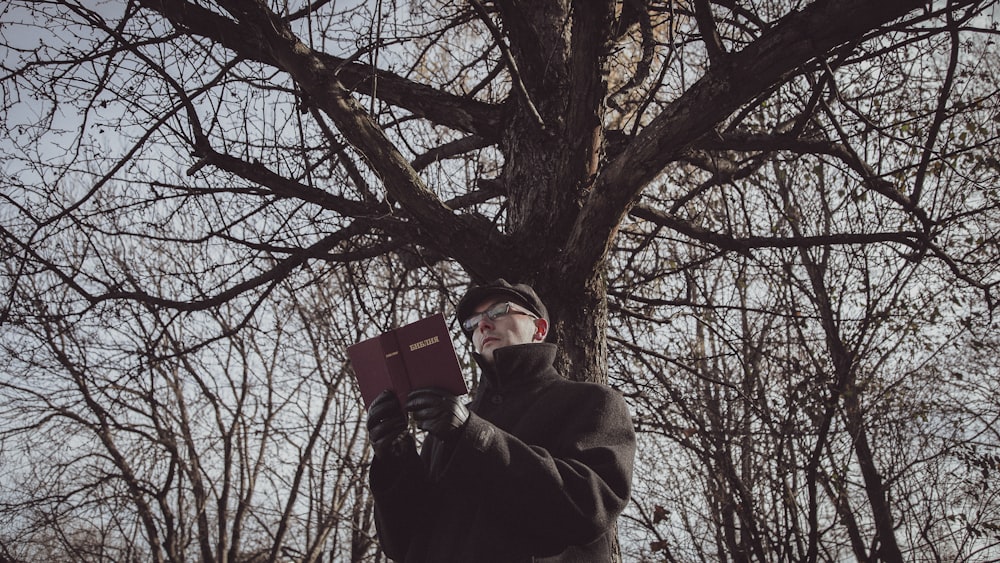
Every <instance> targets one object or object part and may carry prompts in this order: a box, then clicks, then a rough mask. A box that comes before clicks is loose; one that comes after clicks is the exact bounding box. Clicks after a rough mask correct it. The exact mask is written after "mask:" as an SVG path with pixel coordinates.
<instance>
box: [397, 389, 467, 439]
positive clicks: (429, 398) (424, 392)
mask: <svg viewBox="0 0 1000 563" xmlns="http://www.w3.org/2000/svg"><path fill="white" fill-rule="evenodd" d="M406 410H407V411H409V412H410V414H412V415H413V420H415V421H417V424H418V425H419V426H420V428H421V429H423V430H426V431H427V432H430V433H431V435H433V436H436V437H438V438H440V439H442V440H444V439H446V438H449V437H450V436H453V435H455V434H457V433H458V430H459V429H461V428H462V426H463V425H465V421H467V420H469V409H467V408H465V405H463V404H462V403H461V401H459V399H458V397H456V396H455V395H452V394H451V393H449V392H448V391H445V390H444V389H438V388H436V387H425V388H422V389H414V390H413V391H410V395H409V396H408V397H407V398H406Z"/></svg>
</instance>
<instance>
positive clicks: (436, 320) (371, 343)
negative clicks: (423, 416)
mask: <svg viewBox="0 0 1000 563" xmlns="http://www.w3.org/2000/svg"><path fill="white" fill-rule="evenodd" d="M347 355H348V357H349V358H350V360H351V368H352V369H353V370H354V377H355V378H356V379H357V381H358V387H359V389H360V390H361V397H362V399H363V400H364V403H365V408H368V406H369V405H370V404H371V402H372V401H373V400H374V399H375V397H376V396H377V395H378V394H379V393H381V392H382V391H383V390H385V389H392V390H393V391H394V392H395V393H396V398H397V399H399V404H400V405H405V404H406V396H407V395H409V393H410V390H411V389H418V388H421V387H440V388H443V389H447V390H448V391H450V392H452V393H454V394H455V395H464V394H465V393H468V392H469V389H468V387H467V386H466V384H465V377H463V375H462V368H461V366H460V365H459V363H458V356H457V355H456V354H455V346H454V344H453V343H452V340H451V333H450V332H448V325H447V324H446V323H445V320H444V315H442V314H441V313H438V314H436V315H431V316H430V317H426V318H423V319H420V320H419V321H416V322H414V323H410V324H408V325H404V326H401V327H399V328H396V329H393V330H390V331H387V332H384V333H382V334H380V335H378V336H375V337H373V338H369V339H367V340H362V341H361V342H358V343H357V344H354V345H351V346H348V347H347Z"/></svg>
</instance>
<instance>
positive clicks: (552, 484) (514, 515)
mask: <svg viewBox="0 0 1000 563" xmlns="http://www.w3.org/2000/svg"><path fill="white" fill-rule="evenodd" d="M634 454H635V433H634V429H633V427H632V423H631V417H630V416H629V414H628V409H627V406H626V404H625V401H624V399H623V398H622V396H621V394H619V393H617V392H616V391H614V390H612V389H610V388H608V387H605V386H600V385H595V384H582V383H571V382H564V383H562V384H558V385H554V386H551V387H548V388H547V389H546V390H545V391H544V392H543V395H542V396H541V397H539V398H538V399H537V400H535V401H534V408H529V409H527V410H526V411H525V412H524V413H523V415H520V416H519V417H518V418H517V422H516V424H514V425H513V426H512V427H510V428H508V430H503V429H501V428H500V427H498V426H497V425H494V424H492V423H491V422H489V421H487V420H485V419H484V418H482V417H480V416H478V415H476V414H472V415H471V417H470V418H469V421H468V423H467V424H466V426H465V428H464V429H463V432H462V434H461V436H460V437H459V439H458V440H457V442H456V443H455V444H454V449H453V450H452V451H451V455H450V456H449V460H448V463H447V464H446V465H445V466H444V467H443V471H442V475H441V477H440V481H441V482H443V483H454V484H455V487H457V488H459V489H462V488H465V489H466V490H465V491H464V492H465V493H466V494H480V495H482V494H485V495H488V496H489V502H488V504H489V505H490V506H492V507H493V508H494V509H495V510H496V511H497V515H498V518H499V519H500V520H501V521H504V522H505V523H506V524H507V526H508V527H509V529H510V530H511V531H512V536H513V537H514V538H515V539H516V541H520V542H524V545H530V546H531V549H530V550H531V551H532V552H533V553H536V554H538V555H545V554H556V553H560V552H561V551H563V550H564V549H566V548H567V546H572V545H585V544H587V543H589V542H591V541H594V540H595V539H597V538H598V537H600V536H601V535H603V534H606V533H608V531H609V530H610V529H611V528H612V526H614V523H615V520H616V518H617V517H618V515H619V514H620V513H621V512H622V510H624V508H625V505H626V504H627V502H628V499H629V494H630V489H631V478H632V464H633V460H634ZM456 492H458V493H461V492H463V491H461V490H459V491H456Z"/></svg>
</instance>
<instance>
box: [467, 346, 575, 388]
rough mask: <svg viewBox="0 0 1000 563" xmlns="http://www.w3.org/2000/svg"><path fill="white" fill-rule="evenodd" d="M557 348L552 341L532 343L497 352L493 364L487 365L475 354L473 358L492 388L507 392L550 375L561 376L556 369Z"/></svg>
mask: <svg viewBox="0 0 1000 563" xmlns="http://www.w3.org/2000/svg"><path fill="white" fill-rule="evenodd" d="M557 349H558V348H557V347H556V345H555V344H552V343H549V342H532V343H529V344H515V345H513V346H505V347H503V348H498V349H496V350H495V351H494V352H493V358H494V360H495V362H494V363H493V364H488V363H486V361H485V360H483V358H482V356H480V355H479V354H476V353H473V357H474V358H475V359H476V363H478V364H479V367H480V368H481V369H482V373H483V378H484V379H486V380H487V381H488V382H489V384H490V386H491V387H493V388H495V389H503V388H506V387H509V386H511V385H516V384H518V383H524V382H532V381H537V380H539V379H541V378H543V377H546V376H547V377H559V375H558V374H557V373H556V371H555V368H554V367H553V366H552V364H553V362H555V359H556V351H557Z"/></svg>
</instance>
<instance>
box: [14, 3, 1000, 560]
mask: <svg viewBox="0 0 1000 563" xmlns="http://www.w3.org/2000/svg"><path fill="white" fill-rule="evenodd" d="M995 11H996V3H995V2H993V1H987V0H939V1H917V0H880V1H879V2H869V1H863V0H815V1H806V0H676V1H675V0H669V1H662V2H661V1H655V0H621V1H599V0H587V1H584V0H575V1H572V0H558V1H556V0H553V1H518V0H494V1H487V0H469V1H468V2H452V1H447V0H434V1H430V2H402V1H390V0H373V1H356V2H347V1H344V2H330V1H328V0H315V1H312V2H309V1H301V2H288V1H284V2H277V1H273V0H253V1H230V0H216V1H208V0H134V1H132V0H130V1H128V2H125V1H107V2H100V3H94V2H83V1H75V0H52V1H47V2H32V1H21V0H12V1H11V2H8V3H7V5H6V6H4V7H3V8H0V39H2V42H3V44H4V49H5V54H4V56H3V68H2V74H0V85H2V86H0V87H2V94H3V98H2V104H3V106H2V107H3V109H4V114H5V117H4V119H3V120H2V122H0V127H3V137H4V140H3V141H0V151H2V153H0V154H2V156H0V158H2V160H0V163H2V166H3V169H2V171H0V173H2V174H3V185H4V187H3V189H2V191H0V198H2V199H0V252H2V256H3V277H2V278H0V279H2V282H0V288H2V290H3V291H4V293H5V294H6V296H7V299H6V300H5V305H3V308H2V309H0V323H2V324H3V326H4V336H3V337H2V338H0V343H2V347H3V348H2V350H3V352H2V359H0V365H2V366H3V370H2V371H3V374H4V375H3V379H2V381H0V389H2V393H0V413H2V414H0V443H3V444H4V445H5V447H4V448H3V452H4V453H2V454H0V455H2V456H4V457H9V456H14V455H15V453H14V452H17V454H16V455H17V456H18V459H20V460H22V461H19V462H18V463H14V464H12V465H10V466H9V467H12V468H13V469H9V470H7V471H8V472H9V474H8V476H9V477H10V479H9V482H10V483H12V484H13V483H16V486H13V487H10V488H7V489H3V490H0V518H3V519H4V520H6V521H8V522H9V523H11V527H10V529H11V530H12V531H11V532H9V533H8V534H6V535H3V534H0V547H2V549H3V551H2V552H0V554H2V555H3V556H4V557H9V558H13V559H17V558H29V555H31V554H34V555H37V554H39V553H42V552H43V551H44V550H51V552H50V553H53V554H58V553H61V552H60V551H59V550H60V549H63V550H82V549H83V548H84V547H86V550H84V551H85V552H86V553H90V554H91V555H88V556H86V558H88V560H89V559H93V560H101V558H102V557H106V558H111V559H120V558H121V556H122V555H127V556H136V557H139V558H142V559H145V558H148V557H152V558H153V559H154V560H182V559H188V558H197V557H200V558H203V559H211V560H223V559H228V560H233V561H235V560H239V559H241V558H245V557H249V555H248V554H256V555H259V556H260V557H262V558H269V559H270V560H275V559H276V558H278V557H286V558H289V559H296V560H298V559H301V560H318V559H320V558H322V557H324V555H323V554H328V557H329V558H331V559H335V560H345V559H347V558H349V559H350V560H352V561H369V560H376V559H377V557H378V555H377V548H376V547H375V546H374V544H373V542H372V538H371V533H372V529H371V521H370V502H369V500H368V499H367V496H366V493H365V491H364V487H363V474H364V470H365V467H366V465H365V464H366V461H365V460H366V459H367V455H368V453H367V451H366V450H365V448H364V435H363V430H359V427H358V424H357V422H358V420H359V417H360V407H359V406H358V405H357V404H356V397H355V392H354V390H353V388H352V387H351V382H350V378H349V376H348V375H347V374H348V373H349V368H348V367H347V366H346V365H345V358H344V353H343V347H344V346H345V345H346V344H349V343H351V342H353V341H355V340H357V339H359V338H361V337H363V336H366V335H371V334H372V333H374V332H375V331H377V330H379V329H384V328H388V327H389V326H392V325H396V324H400V323H401V322H404V321H406V320H409V319H412V318H414V317H415V316H417V315H419V314H421V313H424V312H430V311H444V312H446V313H449V314H450V313H451V312H452V311H453V307H454V304H455V302H456V301H457V299H458V297H459V296H460V294H461V292H462V291H463V290H464V288H465V287H466V286H467V285H468V283H470V282H472V283H475V282H483V281H489V280H492V279H495V278H498V277H505V278H507V279H509V280H511V281H515V280H516V281H524V282H528V283H532V284H533V285H534V286H535V288H536V289H537V290H538V291H539V293H540V294H541V296H542V298H543V299H544V300H545V302H546V304H547V305H548V306H549V309H550V311H551V313H552V315H553V320H554V335H553V339H554V340H555V341H556V342H557V343H559V344H560V347H561V351H562V355H561V358H560V367H561V368H562V371H563V372H564V373H565V374H566V375H567V376H568V377H572V378H574V379H581V380H591V381H602V382H610V383H611V384H612V385H614V386H616V387H617V388H619V389H621V390H622V392H623V393H625V395H626V397H627V398H628V400H629V401H630V405H631V406H632V408H633V410H634V415H635V420H636V424H637V428H638V429H639V431H640V435H641V436H643V440H644V442H643V444H642V447H643V449H642V452H641V460H640V462H641V464H642V465H641V467H643V468H644V470H643V471H642V472H641V473H640V474H639V475H637V481H638V483H637V486H636V495H635V499H634V503H633V508H632V509H630V512H629V513H628V515H627V518H626V521H625V522H624V523H623V531H622V545H623V555H624V557H625V559H626V560H633V559H634V560H650V561H653V560H670V561H673V560H681V561H687V560H715V559H719V558H728V559H732V560H737V561H749V560H756V561H774V560H795V561H801V560H811V561H816V560H824V561H825V560H840V559H843V558H844V557H847V556H854V557H856V558H858V559H859V560H886V561H899V560H904V559H906V560H910V559H924V558H926V559H931V560H962V559H968V558H973V559H975V558H978V557H979V556H981V555H983V554H994V555H995V554H996V553H997V549H998V545H1000V502H998V499H997V498H995V496H996V493H997V492H998V491H1000V489H998V488H997V482H996V479H997V476H996V470H997V460H998V459H1000V453H998V450H997V448H998V446H1000V440H998V438H1000V437H998V435H997V433H998V428H997V425H996V424H997V423H996V414H995V412H994V411H995V408H992V407H991V405H993V407H995V405H996V402H997V397H998V391H1000V388H998V384H997V380H998V378H997V377H996V376H997V374H998V368H1000V365H998V362H997V354H996V353H995V352H996V350H997V344H998V342H997V340H996V338H995V336H993V329H994V328H995V321H994V319H993V311H994V308H995V304H996V298H997V296H996V285H997V283H998V281H1000V275H998V265H1000V256H998V250H1000V246H998V241H997V236H998V225H1000V220H998V219H1000V217H998V204H1000V192H998V188H997V185H998V182H997V181H998V173H1000V161H998V160H997V158H996V157H995V154H996V153H997V148H998V136H1000V126H998V123H1000V96H998V86H1000V84H998V80H997V78H996V77H997V76H998V74H1000V73H998V71H1000V61H998V58H997V57H998V50H997V46H996V35H997V31H996V13H995ZM455 332H456V335H457V333H458V332H459V331H458V327H457V326H456V327H455ZM457 341H460V340H457ZM464 359H465V360H466V361H467V362H468V358H467V357H466V358H464ZM469 365H470V377H473V378H474V375H473V371H472V369H471V362H469ZM473 383H474V382H473ZM39 437H44V438H45V440H46V441H47V443H48V444H50V445H48V446H46V447H44V448H42V449H41V450H39V449H37V446H34V445H33V444H35V443H36V441H37V440H38V439H39ZM32 452H34V453H32ZM43 453H44V455H43ZM22 454H23V456H22ZM43 459H48V460H49V461H44V462H40V460H43ZM276 459H277V460H281V461H280V462H277V463H275V462H274V460H276ZM4 461H9V460H4ZM646 469H648V471H646ZM264 497H269V498H267V499H266V500H261V499H262V498H264ZM208 507H211V509H209V508H208ZM116 511H119V512H121V514H122V515H123V516H115V514H116ZM124 515H136V517H135V518H133V520H134V521H133V522H132V523H131V524H129V523H128V522H127V521H128V518H127V517H125V516H124ZM135 522H138V524H136V523H135ZM17 545H27V546H30V547H28V548H22V549H24V550H29V551H20V552H19V551H18V550H17V549H18V548H16V547H15V546H17ZM60 546H61V547H60ZM30 550H34V551H30ZM88 550H89V551H88ZM115 550H118V551H115ZM84 551H80V552H81V553H82V552H84ZM196 554H197V555H196Z"/></svg>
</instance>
